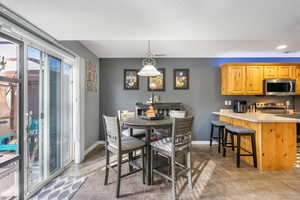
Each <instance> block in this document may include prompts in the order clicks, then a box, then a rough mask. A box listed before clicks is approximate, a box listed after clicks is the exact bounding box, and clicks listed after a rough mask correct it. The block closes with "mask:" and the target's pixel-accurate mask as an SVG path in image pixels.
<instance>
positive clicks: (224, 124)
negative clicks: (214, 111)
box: [211, 120, 228, 127]
mask: <svg viewBox="0 0 300 200" xmlns="http://www.w3.org/2000/svg"><path fill="white" fill-rule="evenodd" d="M211 124H212V125H214V126H217V127H221V126H226V125H228V124H227V123H226V122H222V121H218V120H216V121H212V122H211Z"/></svg>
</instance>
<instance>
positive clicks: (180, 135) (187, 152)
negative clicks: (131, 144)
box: [151, 117, 194, 200]
mask: <svg viewBox="0 0 300 200" xmlns="http://www.w3.org/2000/svg"><path fill="white" fill-rule="evenodd" d="M193 119H194V118H193V117H185V118H172V120H173V125H172V136H171V137H168V138H164V139H162V140H159V141H157V142H153V143H152V144H151V147H152V151H151V159H152V162H151V174H152V179H153V175H154V174H157V175H160V176H162V177H163V178H166V179H167V180H170V181H172V197H173V199H174V200H175V199H178V198H177V195H176V180H177V177H178V176H179V175H182V174H186V175H187V177H188V185H189V189H190V190H192V163H191V140H192V126H193ZM157 153H158V154H161V155H163V156H167V157H169V158H171V171H172V172H171V176H169V175H167V174H164V173H162V172H161V171H159V170H157V169H155V168H154V166H155V164H156V163H153V161H154V160H156V159H153V156H155V155H157ZM182 155H183V156H185V157H186V159H185V161H186V162H185V164H182V163H179V162H177V159H176V158H178V157H180V156H182ZM176 169H179V171H178V170H176Z"/></svg>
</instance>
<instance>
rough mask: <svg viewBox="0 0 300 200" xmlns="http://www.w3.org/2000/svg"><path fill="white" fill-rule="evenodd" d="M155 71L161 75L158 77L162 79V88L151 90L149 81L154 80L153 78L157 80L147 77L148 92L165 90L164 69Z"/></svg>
mask: <svg viewBox="0 0 300 200" xmlns="http://www.w3.org/2000/svg"><path fill="white" fill-rule="evenodd" d="M157 70H158V71H159V72H160V73H162V75H161V76H160V77H162V87H161V88H158V89H151V88H150V84H151V83H150V82H151V79H154V78H157V77H148V81H147V88H148V91H165V90H166V70H165V68H158V69H157Z"/></svg>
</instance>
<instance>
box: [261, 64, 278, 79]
mask: <svg viewBox="0 0 300 200" xmlns="http://www.w3.org/2000/svg"><path fill="white" fill-rule="evenodd" d="M277 76H278V67H277V66H264V79H268V78H277Z"/></svg>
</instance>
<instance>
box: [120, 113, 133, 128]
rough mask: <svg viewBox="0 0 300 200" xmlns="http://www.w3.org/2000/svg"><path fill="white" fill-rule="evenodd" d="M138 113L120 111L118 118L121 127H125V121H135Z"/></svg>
mask: <svg viewBox="0 0 300 200" xmlns="http://www.w3.org/2000/svg"><path fill="white" fill-rule="evenodd" d="M135 117H136V113H135V111H134V110H118V118H119V120H120V125H121V127H123V124H124V121H126V120H128V119H134V118H135Z"/></svg>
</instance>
